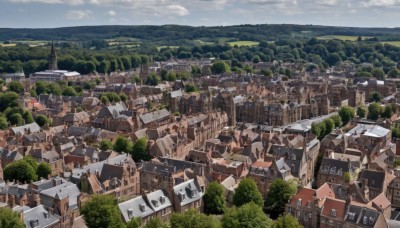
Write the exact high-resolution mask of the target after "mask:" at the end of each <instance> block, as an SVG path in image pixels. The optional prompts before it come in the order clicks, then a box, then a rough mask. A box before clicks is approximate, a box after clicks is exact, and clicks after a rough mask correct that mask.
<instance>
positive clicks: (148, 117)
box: [139, 109, 171, 124]
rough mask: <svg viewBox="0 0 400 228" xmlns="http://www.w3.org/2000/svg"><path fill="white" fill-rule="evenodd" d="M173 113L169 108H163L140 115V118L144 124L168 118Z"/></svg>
mask: <svg viewBox="0 0 400 228" xmlns="http://www.w3.org/2000/svg"><path fill="white" fill-rule="evenodd" d="M170 115H171V113H170V112H169V111H168V110H167V109H161V110H157V111H155V112H150V113H147V114H143V115H139V118H140V120H142V122H143V123H144V124H147V123H151V122H153V121H160V120H163V119H166V118H168V117H169V116H170Z"/></svg>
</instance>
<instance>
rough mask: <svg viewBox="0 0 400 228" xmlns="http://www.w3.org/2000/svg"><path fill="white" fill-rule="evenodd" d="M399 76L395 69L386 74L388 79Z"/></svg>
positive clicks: (399, 73)
mask: <svg viewBox="0 0 400 228" xmlns="http://www.w3.org/2000/svg"><path fill="white" fill-rule="evenodd" d="M399 75H400V72H399V70H398V69H396V68H394V69H391V70H390V71H389V72H388V77H390V78H397V77H398V76H399Z"/></svg>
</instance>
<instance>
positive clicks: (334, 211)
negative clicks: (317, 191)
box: [331, 209, 336, 217]
mask: <svg viewBox="0 0 400 228" xmlns="http://www.w3.org/2000/svg"><path fill="white" fill-rule="evenodd" d="M331 215H332V217H336V210H335V209H332V211H331Z"/></svg>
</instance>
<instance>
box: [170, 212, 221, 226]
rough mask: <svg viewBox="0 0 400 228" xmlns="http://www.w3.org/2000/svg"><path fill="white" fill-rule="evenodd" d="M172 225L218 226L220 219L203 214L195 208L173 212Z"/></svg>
mask: <svg viewBox="0 0 400 228" xmlns="http://www.w3.org/2000/svg"><path fill="white" fill-rule="evenodd" d="M170 225H171V227H174V228H203V227H204V228H218V227H220V224H219V221H218V220H217V219H216V218H215V217H213V216H211V215H208V216H207V215H205V214H202V213H200V212H198V211H196V210H195V209H190V210H188V211H185V212H184V213H173V214H172V215H171V219H170Z"/></svg>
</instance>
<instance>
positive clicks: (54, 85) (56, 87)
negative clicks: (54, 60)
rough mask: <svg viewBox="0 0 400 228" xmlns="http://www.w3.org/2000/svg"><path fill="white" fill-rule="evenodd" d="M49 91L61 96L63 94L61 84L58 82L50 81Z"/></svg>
mask: <svg viewBox="0 0 400 228" xmlns="http://www.w3.org/2000/svg"><path fill="white" fill-rule="evenodd" d="M47 93H48V94H53V95H56V96H59V95H61V94H62V89H61V86H60V85H59V84H58V83H54V82H53V83H49V84H48V85H47Z"/></svg>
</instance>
